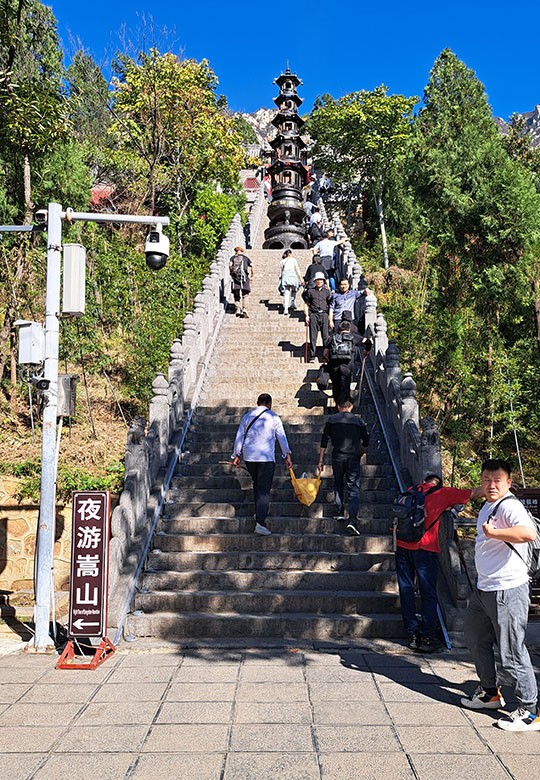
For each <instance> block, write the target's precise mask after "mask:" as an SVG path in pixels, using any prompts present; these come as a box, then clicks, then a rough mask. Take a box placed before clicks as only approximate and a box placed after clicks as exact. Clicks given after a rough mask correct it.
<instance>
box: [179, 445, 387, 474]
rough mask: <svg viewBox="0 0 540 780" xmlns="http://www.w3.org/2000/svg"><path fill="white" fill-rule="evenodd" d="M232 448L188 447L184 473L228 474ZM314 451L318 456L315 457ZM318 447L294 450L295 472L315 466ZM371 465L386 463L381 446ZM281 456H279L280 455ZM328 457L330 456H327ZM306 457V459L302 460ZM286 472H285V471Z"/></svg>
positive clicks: (372, 454) (372, 455)
mask: <svg viewBox="0 0 540 780" xmlns="http://www.w3.org/2000/svg"><path fill="white" fill-rule="evenodd" d="M231 450H232V448H231V447H229V448H223V449H222V450H220V451H216V452H196V451H195V452H192V451H191V450H190V449H187V450H186V451H185V452H184V453H183V458H182V465H181V466H179V468H180V469H181V473H182V474H191V475H196V474H215V475H216V476H217V475H219V474H227V473H229V472H230V470H231V468H233V467H232V466H230V465H229V463H230V459H231ZM314 453H315V454H316V455H317V457H314ZM318 454H319V450H318V448H315V447H313V448H311V450H308V449H307V448H306V451H303V449H298V452H295V451H293V462H294V473H295V474H296V475H297V476H300V475H301V474H302V473H303V472H304V471H305V472H306V473H309V472H310V471H312V470H313V469H314V468H315V465H316V464H317V462H318ZM368 455H369V465H371V466H374V467H376V468H377V467H382V466H385V465H386V463H387V462H386V460H385V457H384V455H383V454H382V452H381V450H380V448H378V449H376V450H370V452H369V454H368ZM278 457H279V456H278ZM326 457H327V459H329V458H328V456H326ZM302 459H304V460H302ZM197 467H202V468H203V470H202V471H201V470H198V468H197ZM284 468H285V466H284V465H283V461H282V460H281V459H280V460H278V461H277V462H276V476H278V475H279V472H280V470H281V469H284ZM284 473H285V472H284Z"/></svg>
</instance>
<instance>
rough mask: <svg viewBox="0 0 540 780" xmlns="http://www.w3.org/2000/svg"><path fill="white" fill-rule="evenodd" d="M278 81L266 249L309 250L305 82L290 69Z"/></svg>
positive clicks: (272, 142) (272, 141) (269, 170)
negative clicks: (305, 202) (301, 111)
mask: <svg viewBox="0 0 540 780" xmlns="http://www.w3.org/2000/svg"><path fill="white" fill-rule="evenodd" d="M274 84H277V85H278V87H279V95H278V96H277V97H276V98H274V103H275V104H276V105H277V107H278V111H277V114H276V116H275V117H274V119H273V120H272V124H273V125H274V126H275V127H276V128H277V135H276V136H275V138H273V139H272V140H271V141H270V146H271V147H272V156H271V163H270V165H269V167H268V173H269V174H270V177H271V184H272V200H271V201H270V204H269V206H268V217H269V219H270V227H268V228H267V229H266V230H265V231H264V239H265V240H264V243H263V249H307V247H308V243H307V237H306V229H305V227H304V217H305V212H304V208H303V188H304V187H305V185H306V184H307V181H308V169H307V154H308V151H307V141H306V140H305V139H304V138H302V136H301V135H300V130H301V128H302V125H304V120H303V119H301V118H300V117H299V116H298V107H299V106H300V105H301V104H302V103H303V100H302V98H301V97H299V96H298V93H297V91H296V90H297V87H298V86H299V84H302V81H301V80H300V79H299V78H298V76H297V75H296V74H295V73H291V72H290V70H289V68H287V69H286V71H285V73H282V74H281V75H280V76H279V77H278V78H277V79H274Z"/></svg>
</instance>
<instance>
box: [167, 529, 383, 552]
mask: <svg viewBox="0 0 540 780" xmlns="http://www.w3.org/2000/svg"><path fill="white" fill-rule="evenodd" d="M154 541H155V550H158V549H159V550H161V551H162V552H182V551H191V552H226V551H238V552H250V551H253V552H257V551H260V552H272V551H273V552H293V553H294V552H317V551H319V550H322V551H327V552H348V553H353V552H355V551H358V552H360V551H363V552H366V551H368V550H369V551H370V552H390V551H391V549H392V537H391V536H368V535H365V534H362V535H361V536H354V537H353V536H338V535H337V534H309V535H303V534H272V535H271V536H259V535H258V534H165V533H164V534H161V535H159V536H156V537H155V539H154Z"/></svg>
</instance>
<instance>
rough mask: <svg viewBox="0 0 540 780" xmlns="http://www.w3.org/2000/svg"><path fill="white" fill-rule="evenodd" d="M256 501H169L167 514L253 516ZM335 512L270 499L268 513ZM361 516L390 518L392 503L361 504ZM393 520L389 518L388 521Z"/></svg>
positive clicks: (305, 514)
mask: <svg viewBox="0 0 540 780" xmlns="http://www.w3.org/2000/svg"><path fill="white" fill-rule="evenodd" d="M360 500H361V501H362V502H363V497H362V496H360ZM253 512H254V509H253V501H252V500H251V496H250V495H249V494H246V496H245V500H243V501H241V502H238V503H236V504H232V503H219V504H210V503H202V504H195V503H192V504H184V503H177V502H175V501H173V502H171V503H169V504H167V508H166V515H167V517H170V518H171V519H175V518H177V517H195V518H196V517H210V518H224V519H225V518H229V517H244V518H252V517H253ZM333 514H334V508H333V506H332V505H331V504H321V503H319V502H315V503H313V504H312V505H311V506H304V505H303V504H301V503H300V502H299V501H291V502H284V501H281V502H270V509H269V512H268V516H269V517H282V518H294V517H321V518H322V517H332V515H333ZM358 515H359V517H360V518H366V519H371V518H375V517H383V518H390V517H391V505H390V504H379V503H375V502H374V503H371V504H366V503H361V504H360V507H359V509H358ZM389 522H390V520H389Z"/></svg>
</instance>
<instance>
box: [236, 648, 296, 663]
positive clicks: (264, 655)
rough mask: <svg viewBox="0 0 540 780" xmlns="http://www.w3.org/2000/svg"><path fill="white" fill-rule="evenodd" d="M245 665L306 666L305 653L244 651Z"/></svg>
mask: <svg viewBox="0 0 540 780" xmlns="http://www.w3.org/2000/svg"><path fill="white" fill-rule="evenodd" d="M243 662H244V666H265V667H269V666H284V667H296V666H304V655H303V653H283V652H279V651H276V652H274V653H272V651H268V652H259V653H256V652H253V653H244V655H243Z"/></svg>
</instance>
